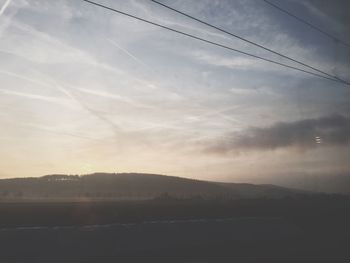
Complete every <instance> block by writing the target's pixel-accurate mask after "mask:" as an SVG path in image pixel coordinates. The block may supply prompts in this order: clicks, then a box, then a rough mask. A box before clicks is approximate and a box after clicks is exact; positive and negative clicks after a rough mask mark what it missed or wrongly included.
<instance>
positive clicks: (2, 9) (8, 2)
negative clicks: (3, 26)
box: [0, 0, 12, 16]
mask: <svg viewBox="0 0 350 263" xmlns="http://www.w3.org/2000/svg"><path fill="white" fill-rule="evenodd" d="M11 1H12V0H7V1H6V2H5V4H4V5H3V6H2V7H1V9H0V16H1V15H2V14H3V13H4V12H5V10H6V8H7V7H8V6H9V5H10V3H11Z"/></svg>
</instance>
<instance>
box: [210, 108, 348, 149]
mask: <svg viewBox="0 0 350 263" xmlns="http://www.w3.org/2000/svg"><path fill="white" fill-rule="evenodd" d="M349 142H350V118H348V117H345V116H342V115H338V114H334V115H330V116H325V117H321V118H317V119H304V120H299V121H294V122H278V123H276V124H274V125H272V126H270V127H266V128H261V127H252V128H248V129H246V130H244V131H243V132H239V133H238V132H236V133H231V134H228V136H227V137H226V138H225V139H222V140H220V141H218V142H216V143H214V144H212V145H211V146H210V147H208V148H207V150H208V151H209V152H215V153H235V152H239V151H248V150H255V151H264V150H276V149H280V148H287V147H295V148H298V149H301V150H308V149H312V148H315V147H319V146H322V145H343V144H347V143H349Z"/></svg>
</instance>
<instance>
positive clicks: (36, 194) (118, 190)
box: [0, 173, 301, 200]
mask: <svg viewBox="0 0 350 263" xmlns="http://www.w3.org/2000/svg"><path fill="white" fill-rule="evenodd" d="M299 193H301V192H300V191H297V190H292V189H288V188H283V187H278V186H274V185H254V184H234V183H218V182H209V181H200V180H194V179H186V178H181V177H174V176H165V175H157V174H140V173H118V174H115V173H94V174H88V175H83V176H79V175H63V174H55V175H46V176H42V177H38V178H14V179H1V180H0V200H11V199H22V200H23V199H27V200H30V199H34V200H37V199H43V200H56V199H58V200H62V199H67V200H75V199H77V200H85V199H87V200H106V199H108V200H109V199H111V200H145V199H154V198H158V199H162V198H178V199H187V198H192V199H193V198H203V199H240V198H281V197H286V196H293V195H297V194H299Z"/></svg>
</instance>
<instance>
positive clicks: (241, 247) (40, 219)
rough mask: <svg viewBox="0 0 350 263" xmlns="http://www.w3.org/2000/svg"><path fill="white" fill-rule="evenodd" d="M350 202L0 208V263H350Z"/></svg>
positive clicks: (334, 199) (327, 199)
mask: <svg viewBox="0 0 350 263" xmlns="http://www.w3.org/2000/svg"><path fill="white" fill-rule="evenodd" d="M349 208H350V200H349V198H345V197H317V198H316V197H314V198H312V197H305V198H302V199H298V200H295V199H284V200H240V201H230V202H229V201H226V202H223V201H215V202H214V201H211V202H209V201H202V200H197V201H193V200H192V201H174V200H165V201H164V200H163V201H144V202H104V203H101V202H95V203H92V202H81V203H2V204H1V203H0V215H1V216H0V228H1V230H0V257H1V259H0V262H5V263H11V262H29V263H30V262H35V263H40V262H350V250H349V245H350V226H349V224H350V223H349V222H350V209H349Z"/></svg>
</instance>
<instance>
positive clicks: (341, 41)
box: [262, 0, 350, 47]
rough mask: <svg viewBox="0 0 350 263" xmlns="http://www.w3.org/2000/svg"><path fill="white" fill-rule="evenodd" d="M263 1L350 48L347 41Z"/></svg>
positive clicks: (267, 2)
mask: <svg viewBox="0 0 350 263" xmlns="http://www.w3.org/2000/svg"><path fill="white" fill-rule="evenodd" d="M262 1H264V2H265V3H266V4H268V5H269V6H271V7H273V8H275V9H277V10H279V11H281V12H282V13H285V14H287V15H289V16H291V17H293V18H294V19H296V20H298V21H299V22H301V23H303V24H305V25H307V26H309V27H311V28H312V29H314V30H316V31H318V32H319V33H321V34H323V35H325V36H327V37H329V38H330V39H332V40H335V41H337V42H339V43H342V44H343V45H345V46H347V47H350V44H348V43H346V42H345V41H343V40H341V39H339V38H337V37H335V36H333V35H331V34H329V33H328V32H326V31H324V30H323V29H321V28H319V27H317V26H315V25H313V24H311V23H310V22H308V21H306V20H304V19H302V18H300V17H298V16H296V15H294V14H293V13H291V12H289V11H287V10H285V9H283V8H282V7H280V6H278V5H276V4H274V3H272V2H270V1H268V0H262Z"/></svg>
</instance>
